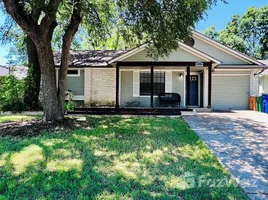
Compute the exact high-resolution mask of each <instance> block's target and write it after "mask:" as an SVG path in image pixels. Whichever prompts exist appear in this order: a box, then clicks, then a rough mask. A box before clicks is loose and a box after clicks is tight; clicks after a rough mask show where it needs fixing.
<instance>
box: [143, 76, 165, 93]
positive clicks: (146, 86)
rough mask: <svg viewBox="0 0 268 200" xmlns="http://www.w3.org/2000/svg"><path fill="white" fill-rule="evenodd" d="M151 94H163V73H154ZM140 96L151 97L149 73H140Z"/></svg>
mask: <svg viewBox="0 0 268 200" xmlns="http://www.w3.org/2000/svg"><path fill="white" fill-rule="evenodd" d="M153 87H154V90H153V94H154V95H158V94H159V93H164V92H165V72H154V86H153ZM140 95H141V96H148V95H151V72H140Z"/></svg>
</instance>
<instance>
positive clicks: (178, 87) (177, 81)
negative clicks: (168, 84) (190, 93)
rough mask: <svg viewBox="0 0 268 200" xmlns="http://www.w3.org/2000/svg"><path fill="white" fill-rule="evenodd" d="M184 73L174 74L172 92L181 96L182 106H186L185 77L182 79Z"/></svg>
mask: <svg viewBox="0 0 268 200" xmlns="http://www.w3.org/2000/svg"><path fill="white" fill-rule="evenodd" d="M181 73H182V72H172V92H174V93H178V94H179V95H180V96H181V106H183V105H184V76H182V77H180V74H181Z"/></svg>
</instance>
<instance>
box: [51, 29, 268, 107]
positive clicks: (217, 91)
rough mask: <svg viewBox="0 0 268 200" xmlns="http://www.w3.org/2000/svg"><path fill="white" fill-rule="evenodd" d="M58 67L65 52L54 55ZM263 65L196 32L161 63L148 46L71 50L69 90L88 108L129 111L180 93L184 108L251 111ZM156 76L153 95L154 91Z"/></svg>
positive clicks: (153, 105)
mask: <svg viewBox="0 0 268 200" xmlns="http://www.w3.org/2000/svg"><path fill="white" fill-rule="evenodd" d="M55 63H56V67H59V65H60V53H59V52H58V53H56V54H55ZM265 68H268V67H267V66H266V65H265V64H264V63H262V62H260V61H257V60H255V59H253V58H251V57H248V56H246V55H244V54H242V53H239V52H237V51H235V50H232V49H230V48H228V47H226V46H224V45H222V44H220V43H218V42H216V41H214V40H212V39H210V38H208V37H206V36H205V35H203V34H201V33H199V32H196V31H193V34H192V38H191V40H190V42H188V44H184V43H179V48H178V49H177V50H174V51H173V52H172V53H171V54H170V55H169V56H168V57H165V58H160V59H158V61H155V60H153V59H152V58H150V57H147V50H146V45H142V46H140V47H138V48H134V49H132V50H128V51H108V50H102V51H71V59H70V66H69V71H68V77H67V88H68V90H71V91H72V93H73V94H74V97H75V100H80V101H83V102H84V104H85V105H90V104H92V103H93V102H102V103H103V104H105V103H107V102H113V103H114V104H115V106H116V107H119V106H120V107H124V106H126V105H127V104H128V103H129V102H132V101H138V102H140V104H141V106H143V107H158V97H157V94H158V93H160V92H166V93H169V92H172V93H178V94H180V95H181V97H182V103H181V106H182V107H201V108H214V109H223V110H228V109H248V108H249V95H258V94H259V93H260V91H259V80H258V79H259V78H258V77H259V76H258V74H259V72H261V71H262V70H263V69H265ZM151 72H153V74H154V78H153V88H154V90H153V92H151V84H150V83H151V76H150V74H151Z"/></svg>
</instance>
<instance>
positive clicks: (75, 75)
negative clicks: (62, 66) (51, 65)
mask: <svg viewBox="0 0 268 200" xmlns="http://www.w3.org/2000/svg"><path fill="white" fill-rule="evenodd" d="M69 70H77V74H68V72H67V77H78V76H80V69H75V68H68V71H69Z"/></svg>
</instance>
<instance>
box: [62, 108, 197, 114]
mask: <svg viewBox="0 0 268 200" xmlns="http://www.w3.org/2000/svg"><path fill="white" fill-rule="evenodd" d="M182 111H184V112H187V111H188V112H192V111H193V109H187V108H75V109H74V111H68V112H67V114H86V115H181V112H182Z"/></svg>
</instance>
